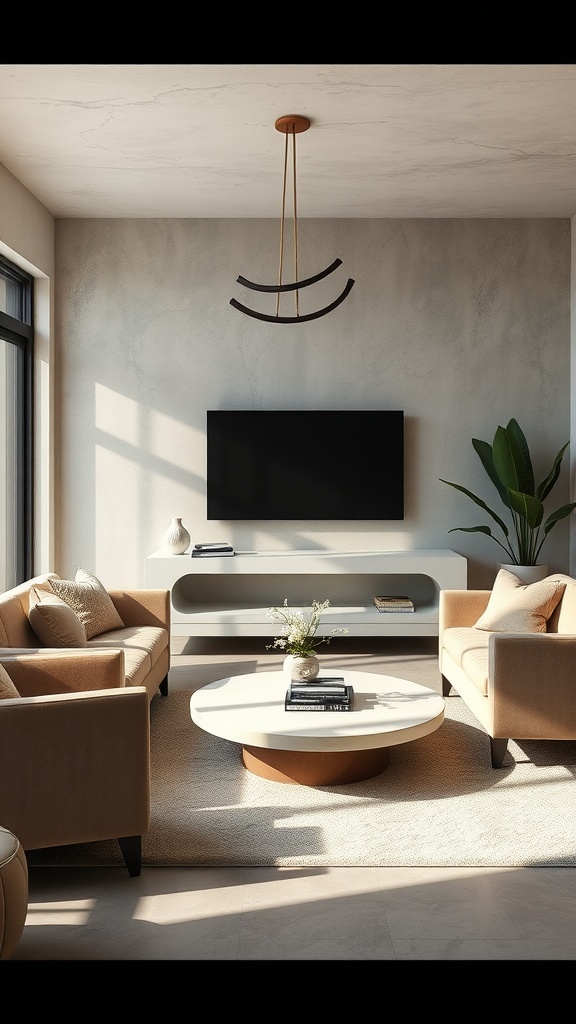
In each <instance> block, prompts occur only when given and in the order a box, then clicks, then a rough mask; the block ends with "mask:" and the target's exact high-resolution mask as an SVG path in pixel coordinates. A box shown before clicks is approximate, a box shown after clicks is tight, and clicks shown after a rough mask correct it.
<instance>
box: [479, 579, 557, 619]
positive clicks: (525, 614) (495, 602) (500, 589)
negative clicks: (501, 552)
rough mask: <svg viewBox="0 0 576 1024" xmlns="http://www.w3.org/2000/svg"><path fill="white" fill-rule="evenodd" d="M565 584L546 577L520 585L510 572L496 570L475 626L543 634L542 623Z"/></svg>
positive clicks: (550, 611)
mask: <svg viewBox="0 0 576 1024" xmlns="http://www.w3.org/2000/svg"><path fill="white" fill-rule="evenodd" d="M565 587H566V584H565V583H564V582H563V581H561V580H560V579H559V578H558V579H553V578H550V577H547V579H545V580H540V581H539V582H538V583H529V584H524V583H522V581H521V580H520V579H518V577H517V576H514V574H513V573H511V572H508V571H507V570H506V569H500V572H499V573H498V575H497V577H496V579H495V581H494V587H493V588H492V593H491V595H490V600H489V601H488V607H487V608H486V611H485V612H484V613H483V614H482V615H481V616H480V618H479V619H478V621H477V622H476V623H475V626H476V629H482V630H490V631H492V632H504V631H511V632H514V633H545V632H546V624H547V622H548V619H549V618H550V616H551V615H552V612H553V611H554V609H555V608H556V605H557V604H558V602H559V601H560V598H561V597H562V595H563V593H564V590H565Z"/></svg>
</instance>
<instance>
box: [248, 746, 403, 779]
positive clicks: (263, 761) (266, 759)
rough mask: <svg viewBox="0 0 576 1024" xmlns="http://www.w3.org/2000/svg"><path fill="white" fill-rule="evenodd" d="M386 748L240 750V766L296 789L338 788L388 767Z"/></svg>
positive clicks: (255, 748) (388, 757)
mask: <svg viewBox="0 0 576 1024" xmlns="http://www.w3.org/2000/svg"><path fill="white" fill-rule="evenodd" d="M389 760H390V756H389V751H388V747H378V748H376V749H375V750H335V751H316V750H269V749H268V748H265V747H248V746H244V747H242V762H243V764H244V767H245V768H247V769H248V771H249V772H252V774H253V775H259V776H260V778H262V779H270V780H271V781H272V782H288V783H292V784H293V785H298V786H338V785H345V784H346V783H348V782H362V781H363V780H364V779H372V778H373V777H374V776H375V775H380V773H381V772H383V771H385V769H386V768H387V767H388V763H389Z"/></svg>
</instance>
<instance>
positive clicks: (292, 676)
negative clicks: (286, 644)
mask: <svg viewBox="0 0 576 1024" xmlns="http://www.w3.org/2000/svg"><path fill="white" fill-rule="evenodd" d="M283 669H284V673H285V675H286V676H287V678H288V679H289V680H290V682H292V680H295V681H296V682H298V683H309V682H312V680H313V679H316V676H317V675H318V672H319V669H320V662H319V661H318V658H317V657H316V655H315V654H310V655H308V657H303V656H302V655H300V654H287V655H286V657H285V658H284V663H283Z"/></svg>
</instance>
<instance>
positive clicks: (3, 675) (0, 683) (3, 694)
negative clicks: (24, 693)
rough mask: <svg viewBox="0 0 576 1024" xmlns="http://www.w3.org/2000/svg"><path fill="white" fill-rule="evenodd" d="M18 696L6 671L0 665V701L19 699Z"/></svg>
mask: <svg viewBox="0 0 576 1024" xmlns="http://www.w3.org/2000/svg"><path fill="white" fill-rule="evenodd" d="M19 696H20V694H19V693H18V690H17V689H16V687H15V686H14V683H13V682H12V680H11V679H10V676H9V675H8V673H7V671H6V669H5V668H4V667H3V665H0V700H9V698H10V697H19Z"/></svg>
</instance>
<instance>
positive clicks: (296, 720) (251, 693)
mask: <svg viewBox="0 0 576 1024" xmlns="http://www.w3.org/2000/svg"><path fill="white" fill-rule="evenodd" d="M334 674H337V675H341V676H343V678H344V681H345V683H347V684H349V685H351V686H352V687H353V688H354V706H353V709H352V711H286V710H285V708H284V697H285V695H286V689H287V680H286V676H285V675H284V674H283V673H282V672H253V673H248V674H246V675H238V676H227V677H226V678H225V679H218V680H216V682H214V683H209V684H208V685H207V686H203V687H201V688H200V689H199V690H196V692H195V693H193V694H192V696H191V698H190V715H191V718H192V721H193V722H195V723H196V725H198V726H199V727H200V728H201V729H203V730H204V731H205V732H209V733H211V734H212V735H213V736H220V737H221V738H222V739H225V740H231V741H232V742H233V743H239V744H241V747H242V761H243V764H244V766H245V767H246V768H247V769H248V770H249V771H251V772H253V774H255V775H259V776H261V777H262V778H265V779H271V780H273V781H275V782H289V783H296V784H299V785H304V786H334V785H338V784H344V783H349V782H360V781H362V780H363V779H370V778H372V777H373V776H375V775H379V774H380V772H383V771H384V770H385V769H386V768H387V766H388V762H389V748H390V747H392V746H396V745H398V744H399V743H408V742H409V741H410V740H416V739H419V738H420V737H421V736H427V735H428V734H429V733H431V732H434V731H435V730H436V729H438V728H439V726H440V725H442V722H443V721H444V698H443V697H442V696H441V695H440V694H439V693H437V692H436V691H435V690H431V689H429V688H428V687H426V686H420V685H419V684H418V683H412V682H410V681H409V680H408V679H400V678H398V677H397V676H386V675H380V674H378V673H375V672H348V671H343V672H336V673H334Z"/></svg>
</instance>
